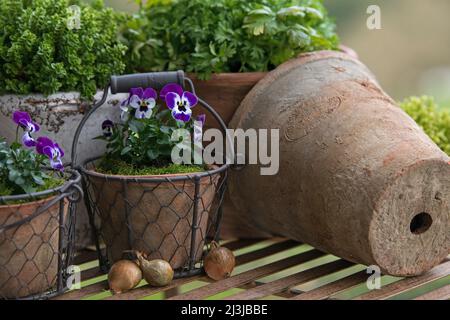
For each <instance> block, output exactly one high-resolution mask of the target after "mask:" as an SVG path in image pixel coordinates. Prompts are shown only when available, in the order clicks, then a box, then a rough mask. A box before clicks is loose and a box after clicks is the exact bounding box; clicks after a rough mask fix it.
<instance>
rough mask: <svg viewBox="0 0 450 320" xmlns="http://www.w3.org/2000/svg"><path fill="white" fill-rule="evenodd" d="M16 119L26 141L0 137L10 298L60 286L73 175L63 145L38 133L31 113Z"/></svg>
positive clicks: (2, 233) (3, 252)
mask: <svg viewBox="0 0 450 320" xmlns="http://www.w3.org/2000/svg"><path fill="white" fill-rule="evenodd" d="M13 120H14V122H15V123H16V125H17V136H18V135H19V132H20V130H23V131H24V133H23V135H22V138H21V143H19V142H18V140H19V139H17V138H16V142H14V143H12V144H11V145H8V144H7V143H6V142H4V141H3V140H0V298H8V299H9V298H21V297H26V296H31V295H37V294H42V293H43V292H45V291H46V290H50V289H54V287H55V286H56V282H57V280H58V276H59V271H60V269H58V268H59V267H61V266H62V265H61V264H60V263H61V261H62V260H61V261H60V259H64V257H63V255H64V254H63V253H62V252H61V251H60V249H62V248H61V246H60V244H61V242H60V240H62V239H63V238H65V236H66V235H65V234H62V233H61V232H60V227H61V226H62V225H63V223H64V222H63V221H61V219H63V220H65V219H67V216H68V210H69V203H70V201H69V200H67V199H66V198H65V196H64V195H62V193H64V192H65V191H64V190H65V189H66V188H68V186H69V185H68V182H67V180H70V179H69V176H68V174H67V173H64V167H63V163H62V160H61V159H62V157H63V156H64V152H63V150H62V149H61V148H60V147H59V145H58V144H57V143H55V142H53V141H52V140H50V139H49V138H47V137H39V138H37V139H35V138H34V137H33V136H34V134H35V133H36V132H38V131H39V130H40V127H39V125H38V124H37V123H35V122H34V121H32V119H31V117H30V115H29V114H28V113H26V112H21V111H16V112H14V114H13ZM47 167H48V169H44V168H47ZM67 231H68V230H67ZM64 241H66V240H65V239H64ZM65 245H68V244H67V243H66V244H65ZM66 257H67V255H66Z"/></svg>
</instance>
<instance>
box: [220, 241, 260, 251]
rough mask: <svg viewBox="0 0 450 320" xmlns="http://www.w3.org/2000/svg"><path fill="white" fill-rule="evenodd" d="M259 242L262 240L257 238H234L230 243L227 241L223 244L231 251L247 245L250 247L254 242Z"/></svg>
mask: <svg viewBox="0 0 450 320" xmlns="http://www.w3.org/2000/svg"><path fill="white" fill-rule="evenodd" d="M258 242H261V240H255V239H244V240H234V241H230V242H228V243H225V244H224V245H223V246H224V247H227V248H228V249H230V250H231V251H236V250H239V249H242V248H245V247H250V246H252V245H254V244H257V243H258Z"/></svg>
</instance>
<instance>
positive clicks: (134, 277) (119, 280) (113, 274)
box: [108, 260, 142, 294]
mask: <svg viewBox="0 0 450 320" xmlns="http://www.w3.org/2000/svg"><path fill="white" fill-rule="evenodd" d="M141 280H142V271H141V269H140V268H139V266H138V265H137V264H136V263H134V262H133V261H130V260H120V261H117V262H116V263H114V265H113V266H112V267H111V269H110V270H109V273H108V283H109V289H110V290H111V292H112V293H113V294H119V293H123V292H126V291H128V290H131V289H133V288H135V287H136V286H137V285H138V284H139V282H141Z"/></svg>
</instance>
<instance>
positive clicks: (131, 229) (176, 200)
mask: <svg viewBox="0 0 450 320" xmlns="http://www.w3.org/2000/svg"><path fill="white" fill-rule="evenodd" d="M84 175H85V179H86V181H87V189H88V192H89V195H90V200H91V204H92V205H93V206H94V207H93V209H94V210H93V212H94V213H95V220H96V223H98V231H99V232H98V233H99V235H100V240H101V241H104V243H105V245H106V252H107V256H108V260H109V262H110V263H113V262H115V261H117V260H120V259H121V257H122V253H123V251H126V250H137V251H141V252H144V253H145V254H147V255H148V259H149V260H151V259H163V260H165V261H168V262H169V263H170V264H171V266H172V268H173V269H179V268H182V267H185V266H186V265H187V264H188V263H189V258H190V257H191V246H192V226H193V221H194V216H196V217H197V225H198V229H197V234H196V236H195V240H194V241H195V244H194V252H195V262H198V261H199V260H200V259H201V258H202V254H203V246H204V243H205V238H206V235H207V234H208V231H209V227H210V224H211V222H212V220H214V219H213V217H211V215H212V208H213V207H214V206H213V202H214V199H215V195H216V193H217V191H218V188H219V185H220V180H221V179H220V173H212V174H211V175H206V176H204V177H202V178H201V179H200V180H199V188H198V189H199V190H198V202H197V209H196V211H194V207H195V206H194V202H195V201H194V199H195V182H194V176H195V174H187V175H186V174H174V175H161V176H118V175H105V174H101V173H97V172H95V166H94V165H93V163H90V164H88V165H87V169H86V170H84ZM186 176H188V177H190V178H189V179H185V180H181V181H171V180H173V179H176V178H177V177H178V178H180V177H186ZM155 179H160V180H161V181H159V182H158V181H155Z"/></svg>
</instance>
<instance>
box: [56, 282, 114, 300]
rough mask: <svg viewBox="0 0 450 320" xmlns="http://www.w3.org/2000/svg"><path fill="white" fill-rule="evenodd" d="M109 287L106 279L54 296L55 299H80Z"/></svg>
mask: <svg viewBox="0 0 450 320" xmlns="http://www.w3.org/2000/svg"><path fill="white" fill-rule="evenodd" d="M107 289H108V281H106V280H104V281H100V282H97V283H94V284H91V285H89V286H86V287H84V288H82V289H80V290H73V291H70V292H67V293H66V294H64V295H62V296H59V297H55V298H53V300H79V299H83V298H86V297H88V296H91V295H94V294H97V293H101V292H102V291H104V290H107Z"/></svg>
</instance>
